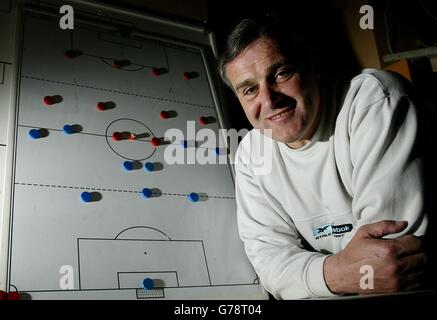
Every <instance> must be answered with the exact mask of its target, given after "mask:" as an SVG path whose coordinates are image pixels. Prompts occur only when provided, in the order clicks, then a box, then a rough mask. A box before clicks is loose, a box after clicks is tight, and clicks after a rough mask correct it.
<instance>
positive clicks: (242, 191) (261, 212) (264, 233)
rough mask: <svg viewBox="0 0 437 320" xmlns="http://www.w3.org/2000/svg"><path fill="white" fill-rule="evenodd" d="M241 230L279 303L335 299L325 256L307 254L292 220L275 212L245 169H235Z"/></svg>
mask: <svg viewBox="0 0 437 320" xmlns="http://www.w3.org/2000/svg"><path fill="white" fill-rule="evenodd" d="M236 198H237V208H238V226H239V232H240V237H241V239H242V240H243V242H244V245H245V250H246V253H247V255H248V257H249V260H250V261H251V263H252V265H253V266H254V268H255V271H256V273H257V274H258V276H259V279H260V283H261V284H262V285H263V287H264V288H265V289H266V290H267V291H268V292H270V293H271V294H272V295H273V296H274V297H275V298H276V299H302V298H311V297H324V296H334V294H333V293H331V292H330V291H329V289H328V288H327V286H326V284H325V280H324V276H323V263H324V261H325V258H326V257H327V256H326V255H324V254H322V253H318V252H310V251H308V250H305V249H304V247H303V245H302V242H301V239H300V236H299V233H298V232H297V230H296V229H295V227H294V225H293V223H292V221H290V218H289V217H288V218H287V217H286V215H284V214H283V215H281V214H280V213H279V212H278V211H277V210H275V209H274V204H272V203H269V201H274V200H273V198H271V197H269V196H268V195H267V194H266V191H262V190H261V188H260V187H259V185H258V184H257V182H256V178H255V176H254V175H253V174H252V173H251V172H250V170H249V169H248V167H247V166H245V165H236Z"/></svg>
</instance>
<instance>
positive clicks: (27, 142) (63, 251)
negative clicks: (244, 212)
mask: <svg viewBox="0 0 437 320" xmlns="http://www.w3.org/2000/svg"><path fill="white" fill-rule="evenodd" d="M69 49H80V50H81V51H82V54H81V55H80V56H78V57H75V58H73V59H68V58H66V57H65V56H64V52H65V51H66V50H69ZM122 59H128V60H129V61H130V62H131V65H129V66H126V67H122V68H120V69H117V68H114V67H112V66H111V64H112V63H113V61H114V60H122ZM152 67H162V68H165V69H166V70H167V71H168V72H166V73H165V74H162V75H160V76H158V77H154V76H152V75H151V68H152ZM184 72H195V73H196V77H195V78H193V79H190V80H184V79H183V73H184ZM45 96H59V97H61V98H60V99H59V100H58V101H57V103H56V104H54V105H51V106H46V105H44V103H43V98H44V97H45ZM99 101H104V102H110V103H111V108H110V109H108V110H105V111H99V110H97V108H96V104H97V103H98V102H99ZM161 111H170V112H171V114H172V117H170V118H169V119H166V120H162V119H160V117H159V114H160V112H161ZM17 112H18V117H17V124H16V136H17V139H16V149H15V150H16V157H15V161H14V163H13V167H14V172H15V180H14V187H13V204H12V208H11V229H10V230H11V236H10V243H9V246H10V250H9V254H10V256H9V259H10V260H9V272H8V274H9V284H10V288H14V289H16V290H18V291H20V292H23V293H26V295H27V296H28V297H29V298H32V299H38V298H42V299H59V298H61V299H62V298H66V299H264V298H265V295H264V293H263V291H262V289H261V286H260V285H259V284H258V280H257V275H256V274H255V272H254V270H253V269H252V267H251V265H250V263H249V261H248V259H247V257H246V255H245V252H244V249H243V245H242V242H241V240H240V239H239V237H238V230H237V221H236V204H235V195H234V187H233V181H232V176H231V172H230V169H229V166H228V165H227V164H207V165H200V164H173V165H169V164H167V163H166V159H165V157H164V154H165V150H166V148H168V147H170V146H173V145H174V144H176V145H179V144H180V141H173V144H169V145H161V146H158V147H156V148H155V147H154V146H152V145H151V144H150V140H151V138H152V137H154V136H155V137H163V136H164V135H165V133H166V131H167V130H168V129H172V128H178V129H180V130H181V131H182V132H186V131H187V130H188V129H187V121H197V120H198V119H199V117H201V116H204V117H209V118H210V119H213V120H214V119H217V117H218V116H217V114H216V111H215V106H214V101H213V98H212V96H211V87H210V82H209V81H208V78H207V75H206V70H205V67H204V61H203V58H202V55H201V52H200V50H197V49H193V47H191V46H190V47H188V46H187V47H184V46H175V45H173V44H170V43H166V41H139V40H132V39H127V38H123V37H120V36H116V35H114V34H110V33H108V32H105V31H104V30H92V29H86V28H82V27H79V26H78V27H76V28H75V30H74V31H72V32H71V31H63V30H61V29H60V28H59V26H58V24H57V21H50V20H49V19H44V18H39V17H26V18H25V19H24V39H23V44H22V61H21V75H20V91H19V97H18V105H17ZM66 124H68V125H75V126H76V127H77V128H78V130H77V131H76V132H75V133H73V134H70V135H68V134H65V133H64V132H63V131H62V128H63V126H64V125H66ZM202 128H209V129H212V130H214V131H215V132H216V135H217V136H219V134H218V131H219V125H218V122H217V121H212V122H211V123H209V124H207V125H205V126H200V125H199V124H198V122H196V127H195V130H196V131H198V130H200V129H202ZM31 129H43V131H42V132H43V135H42V137H41V138H38V139H31V138H30V137H29V131H30V130H31ZM115 131H120V132H122V131H128V132H131V133H135V134H137V135H139V136H141V138H138V139H135V140H133V141H130V140H128V139H127V140H123V141H114V140H113V139H112V133H113V132H115ZM216 145H217V146H220V147H223V143H222V142H220V141H217V144H216ZM178 147H179V146H178ZM198 147H202V146H199V145H198ZM208 148H209V149H208ZM190 149H192V148H189V149H188V150H190ZM204 150H207V151H208V152H214V151H215V148H214V147H212V148H211V147H207V148H204ZM128 160H129V161H135V165H136V166H137V165H138V168H135V169H134V170H131V171H126V170H124V169H123V162H124V161H128ZM145 162H152V163H154V164H155V168H156V170H155V171H153V172H147V171H146V170H144V168H143V167H142V166H143V165H144V164H145ZM139 165H141V167H140V166H139ZM143 188H150V189H152V190H153V192H154V195H153V197H151V198H149V199H146V198H144V197H142V196H141V193H140V192H141V190H142V189H143ZM85 191H86V192H92V193H93V194H94V197H93V201H92V202H89V203H85V202H83V201H82V200H81V193H82V192H85ZM191 192H195V193H198V194H199V195H200V200H199V201H198V202H195V203H193V202H190V201H188V199H187V195H188V194H190V193H191ZM65 270H67V271H65ZM69 271H72V273H70V272H69ZM67 276H72V277H70V278H68V281H70V282H69V288H65V287H63V285H64V286H65V284H66V283H67V282H68V281H67V280H66V279H67V278H66V277H67ZM145 278H150V279H152V280H153V281H154V285H155V287H154V288H153V289H149V290H146V289H144V288H142V281H143V280H144V279H145ZM66 281H67V282H66ZM11 290H12V289H11Z"/></svg>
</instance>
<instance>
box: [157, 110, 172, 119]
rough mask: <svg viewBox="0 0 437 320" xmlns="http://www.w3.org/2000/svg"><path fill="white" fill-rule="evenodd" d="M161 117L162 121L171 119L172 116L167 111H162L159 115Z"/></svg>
mask: <svg viewBox="0 0 437 320" xmlns="http://www.w3.org/2000/svg"><path fill="white" fill-rule="evenodd" d="M159 117H160V118H161V119H162V120H165V119H168V118H169V117H170V115H169V114H168V112H167V111H161V112H160V113H159Z"/></svg>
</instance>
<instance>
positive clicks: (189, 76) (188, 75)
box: [184, 72, 191, 80]
mask: <svg viewBox="0 0 437 320" xmlns="http://www.w3.org/2000/svg"><path fill="white" fill-rule="evenodd" d="M190 79H191V75H190V73H189V72H184V80H190Z"/></svg>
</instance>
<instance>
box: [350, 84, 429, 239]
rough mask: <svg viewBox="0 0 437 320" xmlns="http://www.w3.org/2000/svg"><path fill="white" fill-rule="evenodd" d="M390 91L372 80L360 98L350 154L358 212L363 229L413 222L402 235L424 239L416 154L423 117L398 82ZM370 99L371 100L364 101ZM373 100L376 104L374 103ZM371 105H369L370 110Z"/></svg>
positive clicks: (353, 119)
mask: <svg viewBox="0 0 437 320" xmlns="http://www.w3.org/2000/svg"><path fill="white" fill-rule="evenodd" d="M391 88H393V89H391V90H390V91H387V90H386V89H384V87H383V86H382V85H381V83H380V82H378V80H377V79H375V78H373V77H372V76H369V77H368V79H367V80H365V82H364V83H363V85H362V88H361V89H360V91H359V92H358V94H357V95H356V97H357V99H356V101H357V102H356V105H355V109H354V112H353V114H351V116H350V126H349V130H350V154H351V162H352V166H353V172H352V190H353V203H352V211H353V214H354V216H355V217H356V218H357V226H356V227H357V228H358V227H360V226H362V225H364V224H368V223H373V222H377V221H381V220H385V219H388V220H407V221H408V223H409V224H408V228H407V229H406V230H404V231H403V232H402V233H400V234H397V235H390V236H388V238H396V237H399V236H401V235H403V234H406V233H409V234H415V235H418V236H419V235H423V234H424V232H425V228H426V225H427V220H426V215H425V213H424V208H423V184H422V176H421V175H422V171H421V170H422V169H421V159H420V157H419V154H418V152H417V149H416V140H417V134H418V119H417V113H416V109H415V106H414V103H413V101H412V99H411V98H410V97H409V95H408V90H407V89H408V87H406V85H405V84H403V83H402V82H400V80H398V79H397V78H395V77H393V79H392V86H391ZM364 95H365V96H366V97H367V99H358V97H360V96H361V97H363V96H364ZM369 97H370V99H373V102H371V103H368V102H369ZM366 103H367V104H366Z"/></svg>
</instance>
